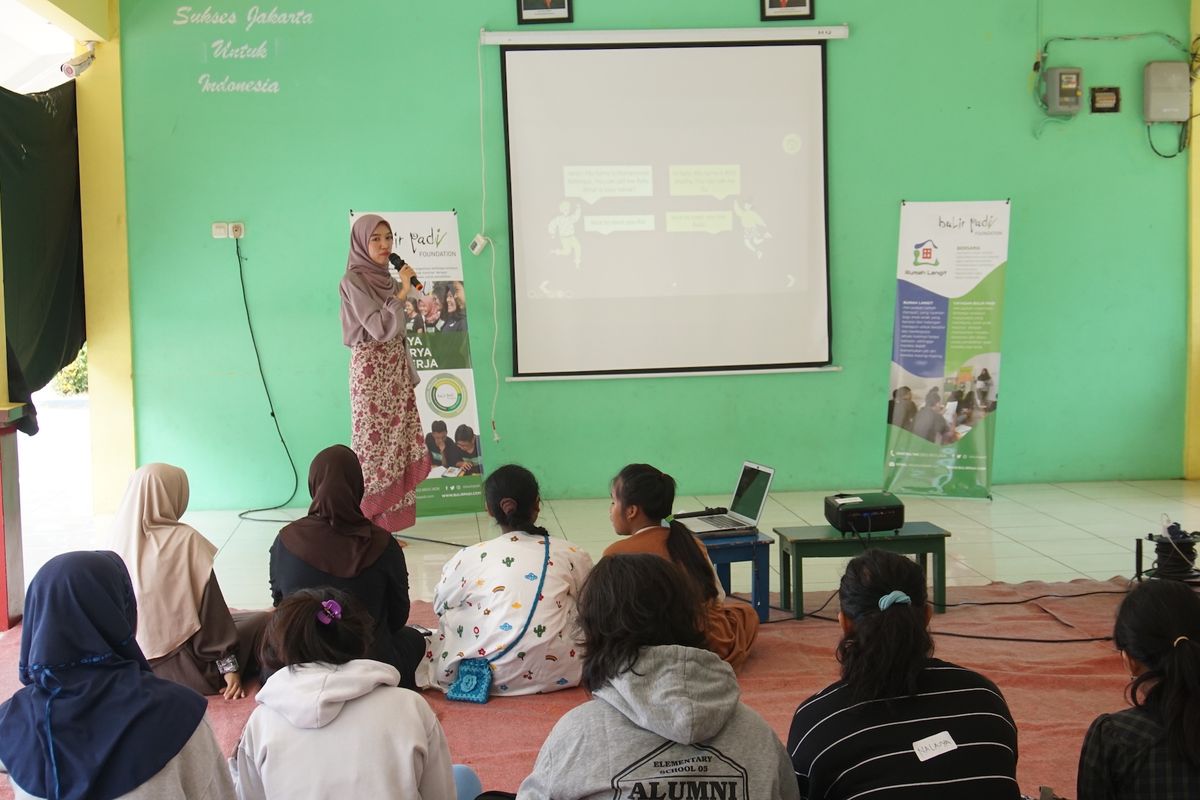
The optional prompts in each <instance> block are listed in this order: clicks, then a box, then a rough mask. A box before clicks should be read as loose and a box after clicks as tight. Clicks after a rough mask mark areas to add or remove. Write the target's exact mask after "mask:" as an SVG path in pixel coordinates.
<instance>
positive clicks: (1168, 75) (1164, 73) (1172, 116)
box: [1144, 61, 1192, 122]
mask: <svg viewBox="0 0 1200 800" xmlns="http://www.w3.org/2000/svg"><path fill="white" fill-rule="evenodd" d="M1145 82H1146V86H1145V93H1144V97H1145V113H1146V122H1187V121H1188V118H1189V117H1190V116H1191V115H1192V91H1191V88H1192V74H1191V68H1190V66H1189V65H1188V62H1186V61H1151V62H1150V63H1149V64H1147V65H1146V71H1145Z"/></svg>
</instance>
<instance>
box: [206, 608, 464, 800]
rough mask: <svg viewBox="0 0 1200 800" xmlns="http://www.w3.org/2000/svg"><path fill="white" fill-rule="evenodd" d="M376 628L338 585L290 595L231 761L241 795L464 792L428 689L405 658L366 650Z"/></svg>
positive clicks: (253, 798)
mask: <svg viewBox="0 0 1200 800" xmlns="http://www.w3.org/2000/svg"><path fill="white" fill-rule="evenodd" d="M374 627H375V625H374V621H373V620H372V619H371V617H370V615H369V614H367V612H366V611H365V610H364V608H363V606H362V604H361V603H359V602H358V601H357V600H356V599H355V598H354V597H353V596H351V595H349V594H347V593H345V592H341V591H338V590H337V589H329V588H324V589H302V590H300V591H297V592H295V593H293V594H291V595H290V596H288V598H287V599H286V600H284V601H283V602H282V603H280V605H279V607H278V608H277V609H276V610H275V613H274V614H273V615H272V617H271V622H270V624H269V626H268V628H267V634H266V639H265V641H264V644H263V658H264V661H265V662H266V664H267V666H269V667H271V668H272V669H273V670H275V672H274V674H272V676H271V678H270V679H269V680H268V681H267V683H266V685H264V686H263V687H262V689H261V690H260V691H259V693H258V698H257V701H258V707H257V708H256V709H255V710H254V713H253V714H251V715H250V720H249V721H248V722H247V723H246V728H245V730H244V731H242V737H241V740H240V741H239V742H238V746H237V752H236V753H235V754H234V756H233V757H232V758H231V759H230V761H229V766H230V770H231V771H232V773H233V778H234V783H235V786H236V788H237V795H238V798H239V800H272V799H273V798H280V799H281V800H282V799H283V798H294V797H330V798H332V797H361V798H373V797H380V798H382V797H412V798H421V800H454V798H455V797H456V796H457V794H456V790H455V775H454V773H453V772H452V769H451V763H450V749H449V747H448V746H447V744H446V737H445V735H444V734H443V733H442V726H441V725H440V724H439V723H438V720H437V717H436V716H434V713H433V711H432V709H430V708H429V704H428V703H427V702H425V700H424V699H423V698H422V697H421V696H420V695H419V694H417V693H416V692H412V691H409V690H407V689H402V688H400V673H399V672H398V671H397V670H396V668H395V667H393V666H391V665H390V664H384V663H382V662H380V661H374V660H371V659H369V658H367V657H366V656H367V653H368V652H369V651H370V641H371V635H372V630H373V629H374ZM464 769H465V768H464ZM475 789H476V790H477V789H478V782H477V781H476V782H475ZM472 796H474V795H473V794H472Z"/></svg>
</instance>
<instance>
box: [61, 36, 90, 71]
mask: <svg viewBox="0 0 1200 800" xmlns="http://www.w3.org/2000/svg"><path fill="white" fill-rule="evenodd" d="M87 48H88V49H87V52H86V53H80V54H79V55H77V56H75V57H74V58H72V59H71V60H70V61H64V62H63V65H62V67H61V68H60V69H62V73H63V75H66V76H67V77H68V78H78V77H79V76H80V75H82V74H83V73H84V71H85V70H86V69H87V68H88V67H90V66H91V65H92V62H93V61H95V60H96V43H95V42H88V43H87Z"/></svg>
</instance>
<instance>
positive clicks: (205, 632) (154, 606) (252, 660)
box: [112, 464, 267, 700]
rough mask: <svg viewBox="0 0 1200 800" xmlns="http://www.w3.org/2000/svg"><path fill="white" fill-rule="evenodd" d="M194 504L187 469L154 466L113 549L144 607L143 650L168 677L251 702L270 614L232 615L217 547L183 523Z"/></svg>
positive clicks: (121, 519) (126, 503)
mask: <svg viewBox="0 0 1200 800" xmlns="http://www.w3.org/2000/svg"><path fill="white" fill-rule="evenodd" d="M187 503H188V480H187V474H186V473H185V472H184V471H183V470H181V469H180V468H179V467H173V466H171V465H170V464H147V465H145V466H144V467H142V468H140V469H139V470H137V471H136V472H134V473H133V475H132V476H131V477H130V479H129V487H128V488H127V489H126V490H125V498H124V500H122V501H121V508H120V510H119V511H118V512H117V519H116V523H115V524H114V525H113V533H112V548H113V550H115V551H116V552H117V554H118V555H120V556H121V558H122V560H124V562H125V566H126V567H127V568H128V569H129V576H130V579H131V580H132V581H133V591H134V594H135V595H136V596H137V601H138V605H139V606H141V614H140V616H139V618H138V625H137V641H138V646H139V647H141V649H142V654H143V655H144V656H145V657H146V660H147V661H149V663H150V668H151V669H153V670H154V674H155V675H157V676H158V677H160V678H166V679H167V680H171V681H175V682H176V683H180V684H183V685H184V686H187V687H188V688H189V689H194V690H195V691H197V692H200V693H201V694H217V693H218V692H220V693H221V694H222V695H223V696H224V697H225V699H226V700H233V699H237V698H239V697H245V695H246V692H245V690H244V689H243V688H242V681H243V678H245V677H247V676H249V675H253V674H257V672H258V658H257V653H258V642H259V639H260V638H261V636H262V630H263V626H264V625H265V624H266V621H267V615H266V614H265V613H262V612H248V613H247V612H239V613H238V614H237V615H234V614H232V613H230V611H229V606H227V605H226V604H225V598H224V597H223V596H222V594H221V587H220V586H219V585H218V584H217V576H216V575H214V574H213V557H214V556H215V555H216V553H217V548H216V547H215V546H214V545H213V544H212V543H211V542H209V541H208V540H207V539H205V538H204V537H203V536H201V535H200V534H199V533H198V532H197V531H196V530H195V529H194V528H192V527H191V526H189V525H186V524H184V523H182V522H180V521H179V518H180V517H181V516H182V515H183V513H184V512H185V511H186V510H187Z"/></svg>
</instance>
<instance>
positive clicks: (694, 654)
mask: <svg viewBox="0 0 1200 800" xmlns="http://www.w3.org/2000/svg"><path fill="white" fill-rule="evenodd" d="M693 591H694V590H693V589H692V588H691V585H690V584H689V583H688V581H687V580H686V578H685V577H684V576H683V574H682V573H681V572H680V571H679V568H678V567H676V566H675V565H674V564H672V563H671V562H669V561H667V560H666V559H664V558H660V557H659V556H655V555H647V554H638V555H617V556H609V557H607V558H604V559H601V561H600V563H599V564H597V565H596V567H595V568H594V569H593V570H592V573H591V575H590V576H589V577H588V580H587V582H586V583H585V584H584V587H583V592H582V596H581V597H580V603H579V623H580V627H581V628H582V631H583V637H584V648H585V652H584V656H583V684H584V686H585V687H587V689H588V690H589V691H591V692H592V699H591V700H590V701H589V702H587V703H584V704H583V705H581V706H577V707H576V708H574V709H572V710H571V711H569V712H567V714H566V715H564V716H563V718H562V719H560V720H559V721H558V724H557V725H555V726H554V730H552V731H551V732H550V736H549V737H548V738H547V739H546V742H545V744H543V745H542V749H541V751H540V752H539V753H538V757H537V762H536V764H535V765H534V768H533V773H532V774H531V775H529V777H527V778H526V779H525V780H524V782H522V784H521V787H520V789H518V791H517V797H518V798H519V800H540V798H554V800H592V799H594V800H600V799H601V798H604V800H613V799H614V798H620V799H622V800H669V799H670V798H692V800H799V791H798V789H797V786H796V779H795V776H794V775H793V774H792V766H791V760H790V759H789V758H788V754H787V752H786V751H785V750H784V747H783V744H782V743H781V742H780V741H779V739H778V737H776V735H775V733H774V731H772V730H771V728H770V727H769V726H768V725H767V723H766V722H765V721H764V720H763V719H762V717H760V716H759V715H758V714H756V713H755V712H754V711H751V710H750V709H749V708H747V707H746V706H745V705H743V704H742V703H741V701H740V700H739V697H740V694H741V692H740V690H739V688H738V684H737V679H736V677H735V676H734V672H733V668H732V667H730V666H729V665H728V664H726V663H725V662H724V661H722V660H721V659H720V657H719V656H717V655H715V654H713V653H711V652H709V651H708V650H706V649H705V648H704V633H703V632H702V630H701V627H700V626H701V620H699V619H697V618H696V608H698V607H699V606H700V603H699V602H698V601H697V600H696V598H695V597H694V596H693Z"/></svg>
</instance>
